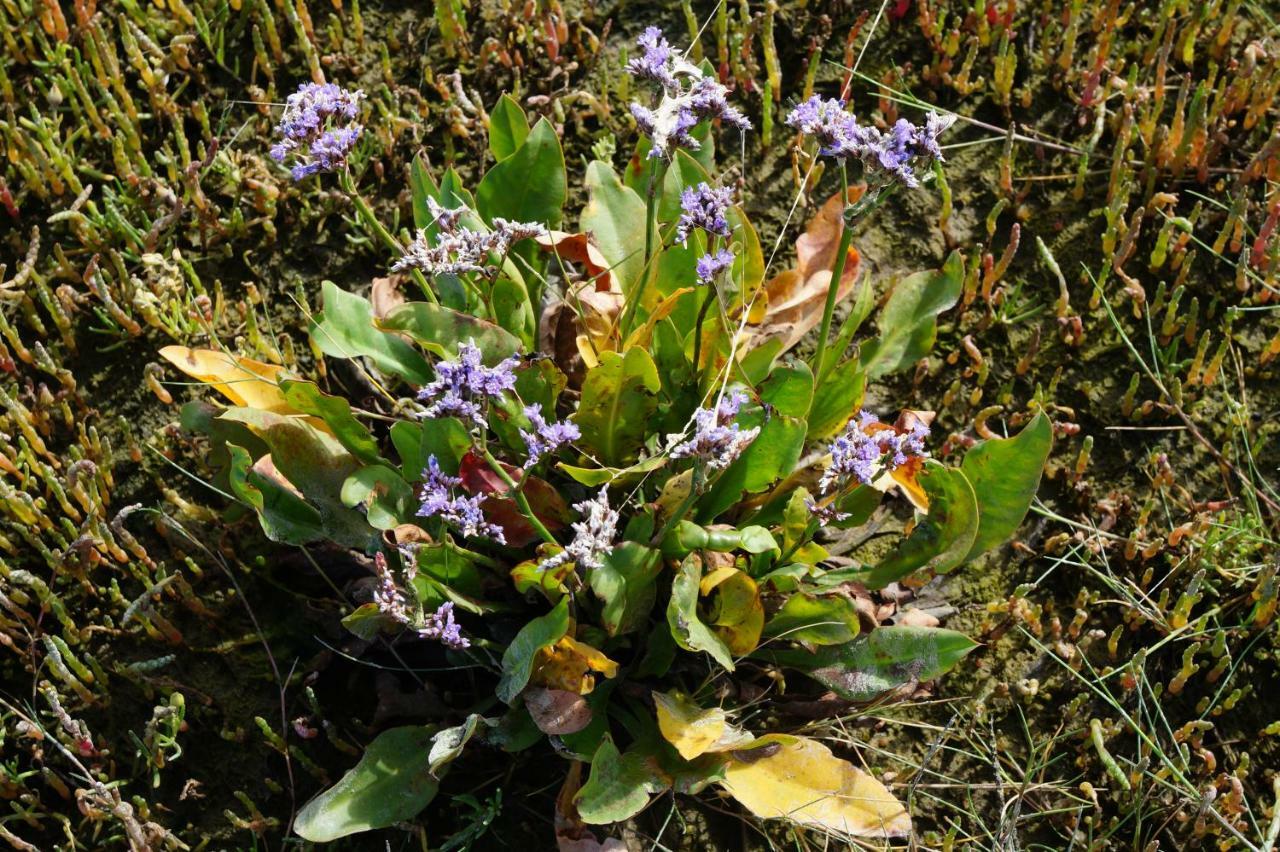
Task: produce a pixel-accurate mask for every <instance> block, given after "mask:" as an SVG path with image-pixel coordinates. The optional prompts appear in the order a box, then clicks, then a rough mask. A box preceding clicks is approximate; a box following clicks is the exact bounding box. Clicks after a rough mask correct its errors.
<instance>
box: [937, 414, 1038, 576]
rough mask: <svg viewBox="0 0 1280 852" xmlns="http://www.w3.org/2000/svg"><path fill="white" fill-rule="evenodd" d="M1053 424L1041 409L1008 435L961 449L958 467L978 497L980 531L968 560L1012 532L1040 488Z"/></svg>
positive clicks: (984, 551)
mask: <svg viewBox="0 0 1280 852" xmlns="http://www.w3.org/2000/svg"><path fill="white" fill-rule="evenodd" d="M1052 449H1053V424H1052V423H1050V422H1049V418H1048V417H1047V416H1046V415H1045V414H1044V413H1040V414H1037V415H1036V416H1035V418H1034V419H1033V420H1032V421H1031V422H1030V423H1028V424H1027V425H1026V426H1024V427H1023V429H1022V431H1021V432H1019V433H1018V434H1017V435H1016V436H1014V437H1012V438H992V439H990V440H986V441H983V442H982V443H980V444H977V445H975V446H974V447H973V448H972V449H970V450H969V452H967V453H966V454H965V457H964V461H962V462H961V463H960V469H961V470H962V471H964V475H965V476H967V477H968V478H969V483H970V484H971V485H972V486H973V493H974V495H975V496H976V497H977V498H978V534H977V536H976V537H975V538H974V540H973V546H972V547H970V548H969V553H968V554H967V555H966V556H965V559H966V560H969V559H974V558H975V557H977V556H979V555H981V554H983V553H986V552H987V551H988V550H990V549H991V548H993V547H995V546H997V545H999V544H1001V543H1002V542H1004V541H1005V540H1006V539H1008V538H1009V536H1011V535H1013V533H1014V531H1016V530H1017V529H1018V525H1019V524H1021V523H1022V519H1023V518H1024V517H1026V515H1027V509H1029V508H1030V507H1031V501H1032V500H1033V499H1034V498H1035V496H1036V490H1037V489H1038V488H1039V487H1040V475H1041V474H1042V473H1043V472H1044V466H1045V462H1047V461H1048V460H1049V451H1050V450H1052Z"/></svg>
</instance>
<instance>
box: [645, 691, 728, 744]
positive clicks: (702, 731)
mask: <svg viewBox="0 0 1280 852" xmlns="http://www.w3.org/2000/svg"><path fill="white" fill-rule="evenodd" d="M653 703H654V706H655V707H656V708H657V712H658V730H659V731H661V732H662V736H663V738H664V739H666V741H667V742H669V743H671V744H672V745H673V746H675V748H676V751H678V752H680V756H681V757H683V758H684V759H685V760H693V759H694V758H696V757H698V756H699V755H701V754H705V753H707V752H719V751H728V750H729V749H734V748H740V747H741V746H743V745H746V744H747V743H749V742H750V741H751V739H752V738H751V735H750V734H748V733H746V732H745V731H743V730H740V729H739V728H736V727H734V726H733V725H731V724H730V723H729V718H728V716H727V715H726V714H725V712H724V710H722V709H721V708H719V707H712V708H710V709H707V710H703V709H702V708H701V707H699V706H698V705H697V704H695V703H693V702H692V701H690V700H689V698H688V697H686V696H684V695H681V694H679V693H674V692H672V693H663V692H655V693H653Z"/></svg>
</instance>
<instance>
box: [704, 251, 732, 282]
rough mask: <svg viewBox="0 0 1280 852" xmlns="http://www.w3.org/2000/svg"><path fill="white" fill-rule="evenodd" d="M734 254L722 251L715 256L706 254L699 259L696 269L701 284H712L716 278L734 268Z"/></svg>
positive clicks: (714, 254)
mask: <svg viewBox="0 0 1280 852" xmlns="http://www.w3.org/2000/svg"><path fill="white" fill-rule="evenodd" d="M733 260H734V257H733V252H731V251H729V250H728V249H720V250H719V251H717V252H715V253H713V254H704V255H703V256H702V257H700V258H698V262H697V263H696V264H695V266H694V269H695V271H696V272H697V275H698V283H699V284H710V283H711V282H713V281H715V280H716V276H717V275H719V274H720V273H721V272H724V271H725V270H726V269H728V268H729V267H731V266H733Z"/></svg>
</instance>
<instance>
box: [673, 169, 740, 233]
mask: <svg viewBox="0 0 1280 852" xmlns="http://www.w3.org/2000/svg"><path fill="white" fill-rule="evenodd" d="M732 204H733V189H731V188H730V187H727V186H725V187H719V188H717V187H713V186H710V185H709V184H707V183H705V182H704V183H700V184H698V185H697V186H690V187H686V188H685V190H684V192H682V193H680V211H681V212H680V220H679V221H678V222H676V242H678V243H685V242H688V240H689V234H690V232H692V231H693V230H694V229H695V228H701V229H702V230H703V231H706V232H707V234H708V235H709V236H710V235H714V236H717V237H727V236H729V233H730V231H729V220H728V219H726V218H725V212H726V211H727V210H728V209H729V207H730V206H731V205H732Z"/></svg>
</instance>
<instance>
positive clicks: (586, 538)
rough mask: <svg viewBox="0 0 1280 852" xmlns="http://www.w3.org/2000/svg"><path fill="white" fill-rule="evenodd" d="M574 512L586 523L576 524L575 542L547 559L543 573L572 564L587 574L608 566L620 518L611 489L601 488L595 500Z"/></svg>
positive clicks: (543, 565) (540, 565)
mask: <svg viewBox="0 0 1280 852" xmlns="http://www.w3.org/2000/svg"><path fill="white" fill-rule="evenodd" d="M573 508H575V509H577V510H578V511H579V512H581V513H582V519H581V520H579V521H575V522H574V524H573V541H571V542H569V544H568V546H567V547H565V549H564V550H562V551H560V552H559V553H557V554H556V555H555V556H552V557H550V558H549V559H544V560H543V561H542V562H541V563H540V564H539V565H538V569H539V570H540V571H549V570H551V569H552V568H558V567H560V566H561V565H566V564H568V563H570V562H572V563H574V565H576V566H577V567H578V568H580V569H583V570H587V569H598V568H600V567H601V566H603V565H604V557H605V554H607V553H609V552H610V551H612V550H613V540H614V538H615V537H616V536H617V535H618V520H619V516H618V513H617V511H615V510H614V509H611V508H609V486H608V485H605V486H604V487H603V488H601V489H600V493H599V494H597V495H596V496H595V499H593V500H583V501H582V502H581V503H576V504H574V507H573Z"/></svg>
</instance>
